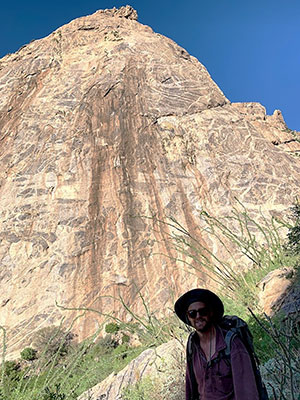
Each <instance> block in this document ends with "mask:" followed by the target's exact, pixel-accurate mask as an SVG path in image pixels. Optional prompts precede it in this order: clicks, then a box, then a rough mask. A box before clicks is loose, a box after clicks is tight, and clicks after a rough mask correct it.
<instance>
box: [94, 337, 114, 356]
mask: <svg viewBox="0 0 300 400" xmlns="http://www.w3.org/2000/svg"><path fill="white" fill-rule="evenodd" d="M117 346H118V342H117V341H116V340H115V339H114V338H113V337H112V335H106V336H104V337H103V338H101V339H99V340H98V342H97V347H98V348H99V347H100V348H101V349H102V350H103V352H104V353H107V352H110V351H111V350H113V349H115V348H116V347H117Z"/></svg>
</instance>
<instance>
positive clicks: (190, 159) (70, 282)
mask: <svg viewBox="0 0 300 400" xmlns="http://www.w3.org/2000/svg"><path fill="white" fill-rule="evenodd" d="M136 18H137V14H136V12H135V11H134V10H133V9H132V8H131V7H128V6H127V7H122V8H121V9H120V10H117V9H113V10H104V11H98V12H96V13H95V14H93V15H91V16H87V17H83V18H79V19H76V20H74V21H72V22H70V23H69V24H67V25H65V26H62V27H61V28H59V29H57V30H56V31H55V32H53V33H52V34H50V35H49V36H48V37H46V38H44V39H41V40H37V41H34V42H31V43H30V44H28V45H26V46H24V47H23V48H21V49H20V50H19V51H18V52H17V53H15V54H10V55H7V56H6V57H4V58H2V59H1V60H0V213H1V220H0V239H1V244H0V307H1V313H0V324H1V325H4V326H5V327H7V328H9V331H10V332H11V334H10V335H9V337H10V338H11V339H10V346H11V348H12V349H14V348H17V347H18V346H20V343H21V342H22V341H23V340H24V339H26V337H27V336H26V335H27V334H28V337H29V336H30V332H31V331H32V330H33V329H39V328H40V327H43V326H45V325H50V324H57V323H58V320H59V318H60V316H61V310H60V309H58V308H57V307H56V306H55V302H57V303H58V304H60V305H62V306H65V307H69V308H72V307H83V306H84V307H91V308H94V309H96V310H98V311H100V312H103V313H107V312H111V311H112V310H114V311H115V312H116V314H117V315H119V316H120V317H121V318H125V317H126V314H125V313H124V311H122V309H121V308H120V304H119V302H118V301H117V300H116V299H113V298H111V297H109V298H108V297H102V296H114V297H117V296H118V294H119V293H121V294H122V296H123V298H124V300H125V301H126V302H127V303H128V304H132V305H133V306H134V307H137V308H138V307H139V306H136V305H135V301H136V299H137V297H138V295H137V290H138V289H141V290H142V293H143V295H144V296H145V298H146V299H147V300H149V302H150V304H151V305H152V306H153V308H154V309H155V308H161V307H162V305H165V304H167V303H168V302H169V304H171V301H172V299H173V296H177V295H178V294H180V293H182V292H183V291H184V290H186V289H187V288H190V287H195V286H197V285H198V284H200V282H201V281H200V280H199V279H200V278H203V276H202V275H201V272H199V273H197V274H198V275H196V276H195V275H193V274H190V273H188V272H187V271H186V270H185V269H184V268H179V267H178V265H177V263H176V262H175V261H174V260H173V257H175V256H176V253H174V251H173V250H172V248H171V245H169V244H168V242H165V241H164V239H167V238H168V234H169V232H170V229H171V228H168V227H166V228H165V229H164V230H157V229H155V224H154V221H153V220H152V219H145V218H140V216H150V217H156V218H160V219H163V218H164V217H165V216H166V215H172V216H175V217H176V219H177V220H178V221H179V222H181V223H182V224H184V225H185V226H188V227H189V229H190V231H191V232H192V233H193V234H194V235H195V236H196V237H197V238H198V240H200V241H201V243H202V244H203V245H207V246H210V248H214V250H215V251H216V252H218V251H221V249H219V248H218V246H217V245H216V244H215V243H214V242H213V240H212V239H211V238H209V237H207V236H205V234H204V233H203V232H202V233H201V230H200V228H199V227H200V225H201V221H200V218H199V211H201V210H202V209H203V208H205V209H208V210H210V211H211V212H212V213H213V215H215V216H221V215H225V214H226V213H228V212H229V211H230V209H231V206H232V203H233V202H234V199H235V198H238V200H239V201H240V202H241V203H242V204H243V205H244V206H245V207H247V209H249V210H250V212H252V213H253V214H254V215H255V213H256V212H258V210H259V209H260V208H262V209H263V210H266V211H267V212H270V213H272V212H277V213H281V212H284V211H286V210H287V208H288V207H290V206H291V204H292V202H293V200H294V198H295V196H296V195H297V193H298V192H299V181H300V162H299V158H298V157H297V154H298V155H299V151H300V143H299V135H298V133H297V132H290V131H289V130H288V129H287V127H286V125H285V123H284V121H283V119H282V117H281V114H280V112H276V113H275V114H274V115H273V116H266V113H265V109H264V108H263V107H262V106H261V105H259V104H256V103H246V104H241V103H239V104H231V103H230V101H229V100H228V99H227V98H226V97H225V96H224V94H223V93H222V92H221V90H220V89H219V88H218V87H217V86H216V84H215V83H214V82H213V81H212V79H211V78H210V76H209V74H208V72H207V70H206V69H205V68H204V67H203V66H202V65H201V64H200V63H199V62H198V61H197V60H196V59H195V58H194V57H192V56H190V55H189V54H188V53H187V52H186V51H185V50H184V49H182V48H181V47H179V46H178V45H177V44H175V43H174V42H173V41H172V40H170V39H168V38H166V37H163V36H161V35H159V34H156V33H154V32H153V31H152V29H151V28H149V27H148V26H143V25H141V24H139V23H138V22H137V21H136ZM166 256H167V257H166ZM75 314H76V313H75V312H74V313H73V314H72V315H73V316H74V315H75ZM99 321H101V317H99V316H98V315H96V314H93V313H91V314H87V315H86V316H85V317H84V318H83V319H81V320H80V323H78V324H77V328H76V329H77V333H78V335H79V339H80V338H83V337H85V336H87V335H89V334H90V333H91V332H92V331H93V330H95V329H96V328H97V327H98V324H99Z"/></svg>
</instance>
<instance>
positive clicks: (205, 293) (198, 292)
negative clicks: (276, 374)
mask: <svg viewBox="0 0 300 400" xmlns="http://www.w3.org/2000/svg"><path fill="white" fill-rule="evenodd" d="M196 301H202V302H203V303H205V305H206V306H208V307H209V308H211V310H212V311H213V314H214V319H215V321H216V322H217V321H219V320H220V319H221V318H222V317H223V314H224V306H223V303H222V301H221V299H220V298H219V297H218V296H217V295H216V294H214V293H213V292H211V291H210V290H208V289H193V290H190V291H189V292H186V293H184V294H183V295H182V296H181V297H179V299H178V300H177V301H176V303H175V313H176V314H177V316H178V317H179V318H180V319H181V321H183V322H184V323H185V324H188V325H191V324H190V322H189V320H188V318H187V317H186V312H187V309H188V307H189V305H190V304H192V303H195V302H196Z"/></svg>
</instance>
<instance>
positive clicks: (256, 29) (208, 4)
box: [0, 0, 300, 131]
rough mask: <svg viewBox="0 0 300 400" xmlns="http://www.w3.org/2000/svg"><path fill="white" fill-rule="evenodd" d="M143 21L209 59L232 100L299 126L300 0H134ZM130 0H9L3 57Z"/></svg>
mask: <svg viewBox="0 0 300 400" xmlns="http://www.w3.org/2000/svg"><path fill="white" fill-rule="evenodd" d="M128 3H129V4H130V5H132V6H133V7H134V8H135V9H136V10H137V11H138V14H139V21H140V22H141V23H143V24H146V25H150V26H151V27H152V29H153V30H154V31H156V32H159V33H161V34H163V35H165V36H168V37H170V38H171V39H173V40H174V41H175V42H177V43H178V44H179V45H181V46H182V47H184V48H185V49H186V50H187V51H188V52H189V53H190V54H191V55H193V56H195V57H197V58H198V60H199V61H200V62H201V63H202V64H204V65H205V66H206V68H207V69H208V71H209V73H210V74H211V76H212V78H213V79H214V81H215V82H216V83H217V84H218V86H219V87H220V88H221V90H222V91H223V92H224V93H225V95H226V96H227V97H228V98H229V100H231V101H232V102H236V101H242V102H246V101H258V102H260V103H261V104H263V105H264V106H265V107H266V108H267V113H268V114H272V113H273V111H274V110H275V109H280V110H281V111H282V113H283V116H284V118H285V121H286V123H287V125H288V127H289V128H290V129H296V130H299V131H300V110H299V103H300V101H299V96H300V0H205V1H204V0H186V1H185V2H184V1H179V0H173V1H172V0H160V1H157V0H152V1H150V0H147V1H146V0H131V1H130V0H128ZM128 3H127V2H126V1H125V2H124V1H117V0H116V1H110V0H98V1H95V0H72V1H71V0H52V1H51V2H42V1H41V0H39V1H37V0H28V1H21V0H15V1H7V0H6V1H5V2H2V5H1V24H0V38H1V41H0V57H3V56H4V55H5V54H7V53H13V52H15V51H16V50H18V48H20V47H21V46H22V45H23V44H26V43H28V42H30V41H31V40H33V39H39V38H42V37H44V36H47V35H48V34H50V33H51V32H52V31H53V30H55V29H56V28H58V27H59V26H61V25H63V24H66V23H68V22H69V21H71V20H72V19H74V18H77V17H80V16H83V15H88V14H91V13H93V12H95V11H96V10H98V9H104V8H112V7H114V6H115V7H120V6H121V5H126V4H128Z"/></svg>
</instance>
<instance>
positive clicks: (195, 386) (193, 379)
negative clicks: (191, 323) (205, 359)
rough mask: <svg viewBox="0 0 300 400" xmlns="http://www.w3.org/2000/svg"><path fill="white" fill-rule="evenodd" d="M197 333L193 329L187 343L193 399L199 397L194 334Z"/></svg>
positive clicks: (187, 358)
mask: <svg viewBox="0 0 300 400" xmlns="http://www.w3.org/2000/svg"><path fill="white" fill-rule="evenodd" d="M195 334H196V331H193V332H192V333H190V335H189V337H188V341H187V345H186V360H187V367H188V371H189V374H190V380H191V385H192V399H193V400H197V399H199V394H198V384H197V381H196V376H195V372H194V366H193V339H194V335H195Z"/></svg>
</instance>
